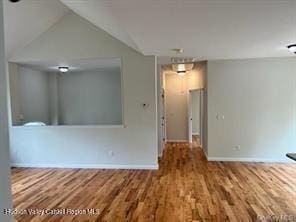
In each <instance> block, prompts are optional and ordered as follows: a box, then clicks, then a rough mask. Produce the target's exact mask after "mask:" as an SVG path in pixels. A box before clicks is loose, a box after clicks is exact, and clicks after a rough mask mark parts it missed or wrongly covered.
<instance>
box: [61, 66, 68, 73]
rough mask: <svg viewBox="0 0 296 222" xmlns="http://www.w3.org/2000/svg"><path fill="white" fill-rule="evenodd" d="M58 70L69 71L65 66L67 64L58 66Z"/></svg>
mask: <svg viewBox="0 0 296 222" xmlns="http://www.w3.org/2000/svg"><path fill="white" fill-rule="evenodd" d="M59 70H60V72H63V73H64V72H68V71H69V67H67V66H60V67H59Z"/></svg>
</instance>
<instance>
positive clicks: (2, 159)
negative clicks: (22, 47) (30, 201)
mask: <svg viewBox="0 0 296 222" xmlns="http://www.w3.org/2000/svg"><path fill="white" fill-rule="evenodd" d="M3 38H4V33H3V2H2V1H0V119H1V121H0V221H3V222H4V221H5V222H9V221H12V218H11V217H10V216H7V215H4V214H3V209H9V208H12V203H11V189H10V167H9V144H8V120H7V91H6V88H7V81H6V75H5V55H4V42H3Z"/></svg>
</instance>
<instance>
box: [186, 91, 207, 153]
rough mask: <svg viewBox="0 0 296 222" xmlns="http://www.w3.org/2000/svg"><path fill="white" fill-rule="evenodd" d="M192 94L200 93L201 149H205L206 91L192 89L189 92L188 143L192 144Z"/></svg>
mask: <svg viewBox="0 0 296 222" xmlns="http://www.w3.org/2000/svg"><path fill="white" fill-rule="evenodd" d="M192 92H199V131H200V132H199V138H200V147H201V148H202V147H203V140H202V138H203V133H204V132H203V130H204V129H203V124H204V98H203V97H204V89H203V88H201V89H190V90H189V91H188V106H187V107H188V116H187V121H188V141H189V143H192V134H193V132H192V95H191V93H192Z"/></svg>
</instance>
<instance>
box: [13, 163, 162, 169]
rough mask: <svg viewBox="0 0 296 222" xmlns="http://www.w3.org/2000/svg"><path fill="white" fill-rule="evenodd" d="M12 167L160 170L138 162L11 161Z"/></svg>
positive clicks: (155, 165)
mask: <svg viewBox="0 0 296 222" xmlns="http://www.w3.org/2000/svg"><path fill="white" fill-rule="evenodd" d="M10 166H11V167H20V168H72V169H77V168H79V169H139V170H144V169H147V170H158V164H154V165H137V164H135V165H134V164H34V163H32V164H31V163H29V164H27V163H11V164H10Z"/></svg>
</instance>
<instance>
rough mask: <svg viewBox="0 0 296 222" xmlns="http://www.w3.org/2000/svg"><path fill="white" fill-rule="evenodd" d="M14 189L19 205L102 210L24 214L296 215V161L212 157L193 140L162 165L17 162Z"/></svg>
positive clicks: (138, 217)
mask: <svg viewBox="0 0 296 222" xmlns="http://www.w3.org/2000/svg"><path fill="white" fill-rule="evenodd" d="M12 191H13V203H14V207H15V208H19V209H25V208H38V209H43V208H45V209H56V208H71V209H85V208H99V209H100V211H101V212H100V214H99V215H90V216H86V215H83V216H27V215H25V216H24V215H23V216H20V215H19V216H16V217H15V218H16V221H22V222H23V221H24V222H26V221H33V222H36V221H38V222H41V221H63V222H67V221H111V222H120V221H141V222H142V221H144V222H145V221H161V222H162V221H164V222H174V221H256V220H257V219H258V218H257V216H272V215H276V216H279V217H280V218H284V219H285V218H288V219H289V218H290V219H291V218H292V219H294V221H296V164H267V163H239V162H232V163H226V162H224V163H223V162H207V161H206V159H205V157H204V155H203V153H202V151H201V149H200V148H197V147H194V148H193V149H192V150H190V149H189V148H188V144H186V143H180V144H176V143H171V144H168V145H167V147H166V149H165V152H164V156H163V158H162V160H161V161H160V169H159V170H158V171H150V170H86V169H82V170H70V169H17V168H14V169H13V170H12ZM87 219H89V220H87ZM258 221H259V220H258ZM262 221H263V220H262ZM270 221H271V220H270ZM272 221H276V220H272ZM284 221H288V220H284ZM289 221H292V220H289Z"/></svg>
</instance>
